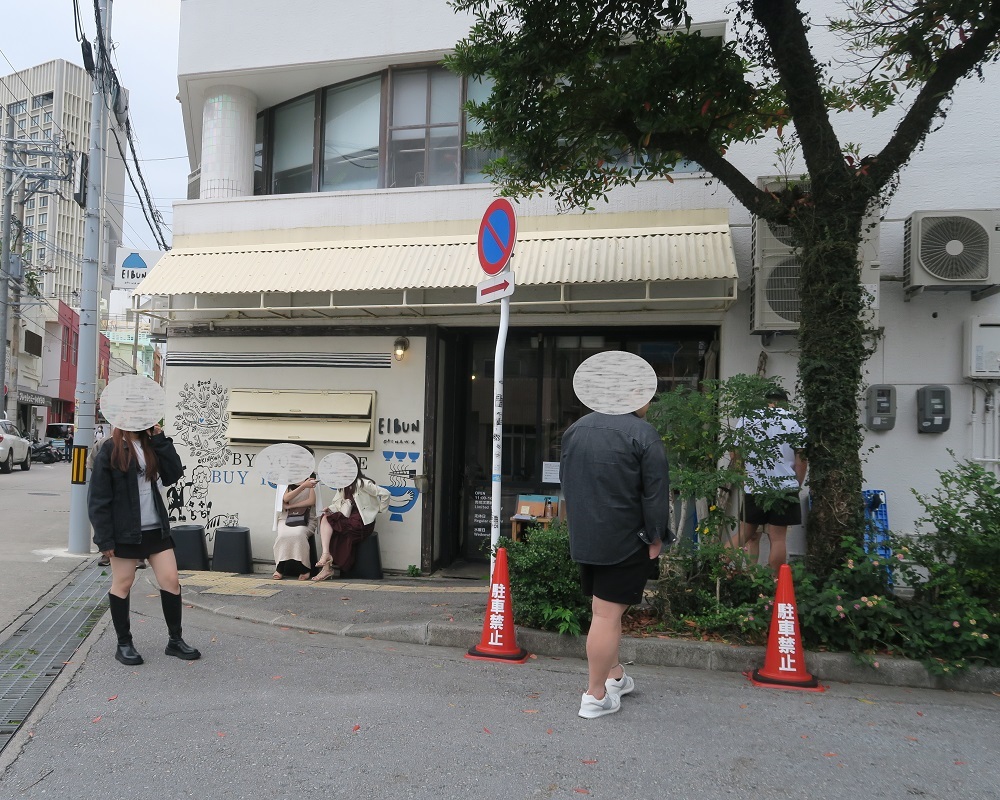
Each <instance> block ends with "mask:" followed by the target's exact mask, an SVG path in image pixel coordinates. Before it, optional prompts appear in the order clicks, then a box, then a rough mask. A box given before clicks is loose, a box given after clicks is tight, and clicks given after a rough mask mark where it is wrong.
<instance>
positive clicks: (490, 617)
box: [465, 547, 528, 664]
mask: <svg viewBox="0 0 1000 800" xmlns="http://www.w3.org/2000/svg"><path fill="white" fill-rule="evenodd" d="M465 657H466V658H475V659H479V660H480V661H501V662H504V663H507V664H523V663H524V662H525V661H527V660H528V651H527V650H524V649H522V648H520V647H518V646H517V636H516V634H515V633H514V606H513V605H512V604H511V601H510V578H509V577H508V576H507V550H506V549H505V548H503V547H500V548H498V549H497V555H496V562H495V563H494V564H493V580H492V581H490V599H489V602H488V603H487V604H486V618H485V619H484V620H483V635H482V637H481V638H480V640H479V644H477V645H476V646H475V647H470V648H469V652H468V653H466V654H465Z"/></svg>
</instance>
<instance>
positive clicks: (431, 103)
mask: <svg viewBox="0 0 1000 800" xmlns="http://www.w3.org/2000/svg"><path fill="white" fill-rule="evenodd" d="M460 105H461V80H460V78H459V77H458V76H457V75H455V74H454V73H451V72H448V71H447V70H445V69H443V68H442V67H433V68H428V69H419V70H407V71H405V72H402V71H401V72H394V73H393V76H392V102H391V103H390V109H391V113H390V118H389V130H388V141H389V148H388V149H389V152H388V165H387V167H386V186H389V187H396V188H399V187H403V186H435V185H440V184H455V183H459V173H458V167H459V155H460V151H459V146H460V140H459V121H460V114H461V108H460Z"/></svg>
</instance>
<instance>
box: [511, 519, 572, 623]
mask: <svg viewBox="0 0 1000 800" xmlns="http://www.w3.org/2000/svg"><path fill="white" fill-rule="evenodd" d="M529 530H530V532H529V533H528V534H527V535H526V536H525V537H524V538H523V539H522V540H521V541H517V542H515V541H512V540H510V539H501V540H500V543H499V547H503V548H505V549H506V550H507V566H508V568H509V571H510V593H511V598H512V601H513V605H514V622H516V623H517V624H518V625H524V626H527V627H531V628H540V629H541V630H552V631H557V632H559V633H568V634H579V633H582V632H584V631H586V630H587V628H588V627H589V626H590V598H588V597H587V596H586V595H584V593H583V590H582V588H581V587H580V568H579V567H578V566H577V565H576V564H575V563H574V562H573V561H572V559H571V558H570V556H569V529H568V528H567V527H566V524H565V523H564V522H562V521H561V520H555V521H554V522H553V523H552V524H551V525H550V526H549V528H548V529H547V530H546V529H542V528H532V529H529Z"/></svg>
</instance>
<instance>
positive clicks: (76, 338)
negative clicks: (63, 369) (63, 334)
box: [70, 331, 80, 364]
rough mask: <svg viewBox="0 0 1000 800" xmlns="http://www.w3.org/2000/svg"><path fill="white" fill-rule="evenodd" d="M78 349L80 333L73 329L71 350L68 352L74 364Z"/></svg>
mask: <svg viewBox="0 0 1000 800" xmlns="http://www.w3.org/2000/svg"><path fill="white" fill-rule="evenodd" d="M79 349H80V334H79V333H77V332H75V331H74V332H73V350H72V352H71V353H70V356H71V357H72V362H73V363H74V364H75V363H76V354H77V352H78V351H79Z"/></svg>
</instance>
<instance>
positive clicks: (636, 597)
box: [580, 545, 651, 606]
mask: <svg viewBox="0 0 1000 800" xmlns="http://www.w3.org/2000/svg"><path fill="white" fill-rule="evenodd" d="M650 562H651V559H650V557H649V548H648V547H647V546H646V545H642V547H640V548H639V549H638V550H636V551H635V552H634V553H633V554H632V555H630V556H629V557H628V558H626V559H625V560H624V561H620V562H619V563H617V564H580V582H581V584H582V585H583V593H584V594H585V595H587V597H596V598H597V599H599V600H606V601H607V602H609V603H618V604H620V605H625V606H634V605H637V604H639V603H641V602H642V593H643V591H644V590H645V588H646V581H647V580H648V579H649V576H650V566H649V565H650Z"/></svg>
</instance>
